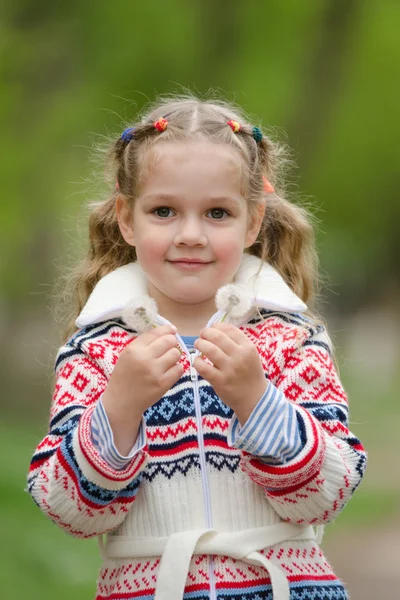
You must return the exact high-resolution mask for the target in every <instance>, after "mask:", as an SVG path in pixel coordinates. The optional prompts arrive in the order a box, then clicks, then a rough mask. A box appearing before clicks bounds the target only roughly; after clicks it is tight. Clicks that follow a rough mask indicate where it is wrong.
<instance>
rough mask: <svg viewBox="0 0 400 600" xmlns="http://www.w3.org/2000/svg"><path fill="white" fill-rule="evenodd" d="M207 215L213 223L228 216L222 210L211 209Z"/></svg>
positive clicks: (225, 211) (226, 212)
mask: <svg viewBox="0 0 400 600" xmlns="http://www.w3.org/2000/svg"><path fill="white" fill-rule="evenodd" d="M208 214H209V215H211V218H212V219H214V220H215V221H221V220H222V219H223V218H224V216H225V215H229V213H228V211H227V210H225V209H224V208H212V209H211V210H210V211H209V212H208Z"/></svg>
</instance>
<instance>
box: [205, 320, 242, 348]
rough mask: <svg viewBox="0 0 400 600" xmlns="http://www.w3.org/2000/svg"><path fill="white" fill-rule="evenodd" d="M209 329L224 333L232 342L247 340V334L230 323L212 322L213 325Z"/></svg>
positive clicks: (239, 342) (238, 342)
mask: <svg viewBox="0 0 400 600" xmlns="http://www.w3.org/2000/svg"><path fill="white" fill-rule="evenodd" d="M210 329H215V330H216V331H221V332H223V333H225V334H226V335H227V336H228V337H229V338H230V339H231V340H232V341H233V342H235V343H236V344H239V345H242V344H243V343H246V342H247V341H249V338H248V337H247V335H246V334H245V333H244V332H243V331H241V330H240V329H239V328H238V327H235V325H232V324H231V323H214V325H211V327H210Z"/></svg>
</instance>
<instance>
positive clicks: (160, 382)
mask: <svg viewBox="0 0 400 600" xmlns="http://www.w3.org/2000/svg"><path fill="white" fill-rule="evenodd" d="M175 332H176V329H174V328H173V327H171V326H170V325H163V326H161V327H156V328H154V329H152V330H151V331H148V332H146V333H143V334H142V335H139V336H138V337H137V338H136V339H134V340H133V341H132V342H131V343H130V344H128V345H127V346H126V348H124V350H123V351H122V352H121V354H120V356H119V358H118V361H117V363H116V365H115V367H114V370H113V372H112V374H111V377H110V380H109V382H108V385H107V387H106V390H105V392H104V394H103V397H102V402H103V406H104V409H105V411H106V413H107V416H108V419H109V421H110V425H111V429H112V430H113V435H114V442H115V445H116V446H117V448H118V450H119V451H120V452H121V453H122V454H127V453H128V452H129V451H130V449H131V448H132V446H133V444H134V442H135V440H136V437H137V432H138V429H139V425H140V421H141V419H142V415H143V413H144V411H145V410H146V409H147V408H149V407H150V406H152V405H153V404H155V403H156V402H157V401H158V400H160V398H161V397H162V396H163V395H164V394H165V393H166V392H167V391H168V390H169V389H170V388H171V387H172V386H173V384H174V383H176V382H177V381H178V379H179V378H180V377H181V375H182V373H183V367H182V365H181V364H177V363H178V361H179V359H180V357H181V353H180V351H179V349H178V347H177V339H176V337H175V335H174V333H175Z"/></svg>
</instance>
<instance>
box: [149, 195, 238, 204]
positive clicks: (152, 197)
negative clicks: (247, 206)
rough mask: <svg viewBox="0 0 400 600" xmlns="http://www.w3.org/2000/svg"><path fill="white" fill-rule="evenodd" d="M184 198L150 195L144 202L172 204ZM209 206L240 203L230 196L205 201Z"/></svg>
mask: <svg viewBox="0 0 400 600" xmlns="http://www.w3.org/2000/svg"><path fill="white" fill-rule="evenodd" d="M181 200H182V198H181V197H179V196H173V195H172V194H149V195H147V196H144V197H143V202H166V203H167V204H168V203H170V202H176V201H178V202H179V201H181ZM204 202H205V203H207V204H225V203H228V204H234V205H237V206H239V205H240V201H239V200H238V199H237V198H233V197H230V196H213V197H211V198H207V199H205V200H204Z"/></svg>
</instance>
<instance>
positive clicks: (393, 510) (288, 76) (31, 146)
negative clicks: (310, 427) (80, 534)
mask: <svg viewBox="0 0 400 600" xmlns="http://www.w3.org/2000/svg"><path fill="white" fill-rule="evenodd" d="M0 11H1V12H0V14H1V18H0V48H1V56H2V60H1V62H0V70H1V94H0V106H1V138H0V144H1V149H2V161H1V169H2V173H1V177H0V182H1V186H2V190H1V196H0V198H1V201H0V202H1V237H0V289H1V293H0V332H1V338H2V340H3V343H2V344H1V347H0V358H1V360H0V369H1V374H0V377H1V389H2V394H1V400H0V407H1V425H0V434H1V435H0V449H1V456H2V471H1V478H0V488H1V492H0V502H1V509H2V510H1V512H0V528H1V531H2V544H1V545H0V564H1V572H2V578H1V587H2V593H3V597H6V598H7V600H17V599H18V600H19V599H20V598H29V599H33V600H35V599H39V598H40V599H41V600H47V599H49V600H50V598H54V597H57V598H58V599H59V600H63V599H64V598H65V599H67V598H71V597H73V598H75V599H76V600H80V599H82V600H83V599H88V598H91V597H93V596H94V589H95V578H96V571H97V569H98V566H99V558H98V553H97V549H96V544H95V542H94V541H93V540H92V541H81V540H76V539H72V538H69V537H68V536H66V535H65V534H64V533H62V532H61V531H59V530H58V529H57V528H56V526H54V525H53V524H52V523H50V522H49V521H47V520H46V519H45V517H43V515H42V514H41V513H40V512H39V510H38V509H37V508H36V507H35V505H34V504H33V502H32V501H31V500H30V498H29V496H28V495H27V494H26V493H24V487H25V477H26V472H27V469H28V464H29V460H30V457H31V454H32V452H33V450H34V448H35V446H36V444H37V443H38V441H39V440H40V439H41V437H42V436H43V435H44V433H45V430H46V425H47V415H48V409H49V402H50V398H51V392H52V389H51V386H52V369H53V361H54V356H55V353H56V351H57V348H58V345H59V342H58V332H57V327H56V325H55V323H54V320H53V316H52V312H51V311H52V308H53V306H52V299H51V292H52V286H53V283H54V280H55V277H56V276H57V275H58V274H59V268H60V265H62V264H65V263H68V261H70V260H74V259H75V257H76V256H77V255H78V254H79V252H80V247H82V244H83V245H84V233H85V232H82V230H81V229H79V228H78V227H77V218H78V216H81V217H82V215H84V208H83V207H84V203H85V202H86V201H87V200H88V199H91V198H93V197H94V196H93V189H94V188H93V186H89V185H88V184H87V180H88V179H89V178H90V177H91V173H92V172H93V165H92V164H91V163H90V149H91V147H92V144H93V142H94V141H95V142H97V141H99V140H100V141H101V139H102V136H104V135H108V134H109V133H110V132H111V133H118V132H120V131H121V126H122V122H121V119H129V118H131V119H133V118H134V117H135V114H136V111H137V110H138V109H140V108H141V107H142V106H143V104H144V103H146V102H147V101H148V100H151V99H153V98H154V96H155V95H156V94H159V93H167V92H177V91H178V92H179V91H180V89H181V86H183V87H185V88H186V87H187V88H189V89H191V90H192V91H194V92H198V93H200V94H203V93H205V92H207V91H208V90H209V89H210V88H212V89H214V90H216V91H217V92H220V93H221V94H222V95H223V97H225V98H228V99H230V100H233V101H235V102H237V103H238V104H240V105H242V106H243V107H244V109H245V110H246V111H248V112H249V113H250V114H251V115H257V116H258V117H259V118H260V119H261V122H262V124H263V125H264V126H267V125H268V126H272V127H274V128H276V133H277V135H278V136H279V137H280V138H282V137H283V138H284V139H286V140H287V142H288V143H289V145H290V146H291V147H292V148H293V150H294V157H295V159H296V162H297V165H298V168H297V169H296V170H295V171H294V173H293V174H292V179H291V185H290V189H291V190H292V191H293V192H295V193H296V194H299V195H302V196H303V197H305V199H306V201H307V202H308V203H310V204H311V205H312V206H314V207H315V208H316V211H317V212H316V214H317V217H318V218H319V219H320V227H319V229H320V230H319V233H318V245H319V250H320V257H321V264H322V272H323V274H325V275H327V276H328V279H327V285H326V288H325V290H324V296H323V301H322V302H321V304H320V306H319V310H320V312H321V313H322V314H323V316H324V317H325V318H326V319H327V321H328V324H329V327H330V330H331V333H332V335H333V337H334V340H335V343H336V347H337V360H338V364H339V367H340V372H341V375H342V378H343V381H344V383H345V386H346V388H347V391H348V392H349V398H350V408H351V413H350V414H351V428H352V430H353V431H354V432H355V434H356V435H357V436H358V437H360V438H361V440H362V441H363V442H364V444H365V445H366V448H367V450H368V452H369V466H368V470H367V474H366V476H365V479H364V481H363V483H362V485H361V487H360V489H359V490H358V491H357V492H356V494H355V496H354V498H353V499H352V500H351V502H350V503H349V504H348V506H347V508H346V509H345V510H344V512H343V513H342V515H341V516H340V517H339V518H338V519H337V520H336V521H335V523H333V524H331V525H330V526H329V527H328V528H327V529H326V533H325V539H324V542H323V548H324V550H325V552H326V554H327V556H328V559H329V560H330V561H331V562H332V563H333V565H334V566H335V568H336V571H337V573H338V574H339V576H341V577H342V578H343V579H344V580H345V582H346V583H347V585H348V587H349V589H350V591H351V594H352V596H351V597H352V600H361V599H363V600H372V599H375V598H376V597H378V594H379V597H381V598H385V599H391V598H393V599H394V598H398V589H399V588H398V585H399V583H400V580H399V569H398V565H397V562H398V549H399V539H400V536H399V534H400V521H399V516H400V493H399V492H400V478H399V470H398V466H397V465H398V462H397V461H398V459H399V434H398V432H399V428H400V411H399V401H398V400H399V388H400V375H399V366H400V345H399V342H398V340H399V336H400V319H399V299H400V283H399V282H400V278H399V264H400V236H399V222H400V208H399V207H400V204H399V200H398V188H399V178H398V174H399V162H400V159H399V152H398V140H399V134H400V131H399V119H398V106H399V94H398V89H399V86H398V74H399V64H400V63H399V59H400V45H399V42H398V39H399V34H398V32H399V26H400V3H399V2H398V1H396V0H377V1H373V0H369V1H368V0H367V1H364V2H362V1H361V0H358V1H356V0H330V1H325V0H319V1H318V0H309V1H305V2H298V1H295V0H287V1H285V2H266V1H261V0H260V1H256V0H249V2H243V1H242V2H240V1H235V0H192V1H184V0H170V1H169V2H156V1H151V0H149V1H148V2H141V3H139V2H132V1H127V0H124V1H122V0H121V1H118V0H116V1H115V2H106V1H105V0H97V2H86V3H85V2H78V1H77V0H70V1H69V2H68V3H66V2H63V3H55V2H49V1H48V0H36V1H35V2H34V1H33V0H25V1H20V2H16V1H15V0H3V3H2V7H1V9H0ZM285 136H286V137H285ZM100 183H101V182H100ZM396 583H397V589H396Z"/></svg>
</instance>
